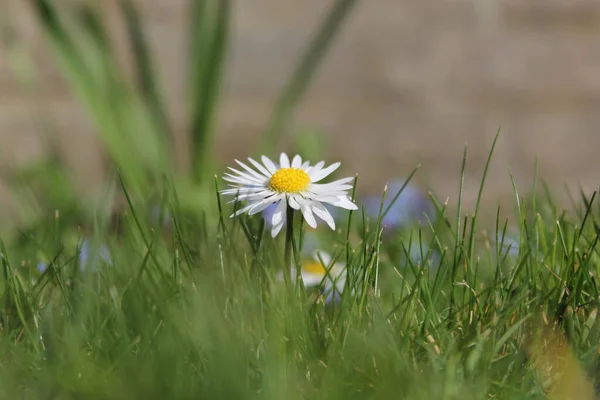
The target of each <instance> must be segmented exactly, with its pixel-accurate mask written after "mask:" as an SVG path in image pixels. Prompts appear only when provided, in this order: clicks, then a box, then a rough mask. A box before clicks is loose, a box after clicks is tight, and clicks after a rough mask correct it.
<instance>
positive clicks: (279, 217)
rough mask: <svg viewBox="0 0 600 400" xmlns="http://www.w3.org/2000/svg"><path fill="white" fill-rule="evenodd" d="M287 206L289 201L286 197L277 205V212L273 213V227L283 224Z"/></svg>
mask: <svg viewBox="0 0 600 400" xmlns="http://www.w3.org/2000/svg"><path fill="white" fill-rule="evenodd" d="M286 206H287V201H286V200H285V197H284V198H282V199H281V200H280V201H279V204H277V207H276V208H275V212H274V213H273V217H272V218H271V225H273V227H274V226H275V225H279V224H283V221H284V219H285V211H286Z"/></svg>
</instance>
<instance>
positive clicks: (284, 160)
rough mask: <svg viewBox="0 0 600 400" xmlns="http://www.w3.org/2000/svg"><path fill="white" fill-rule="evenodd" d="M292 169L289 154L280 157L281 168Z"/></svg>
mask: <svg viewBox="0 0 600 400" xmlns="http://www.w3.org/2000/svg"><path fill="white" fill-rule="evenodd" d="M289 167H290V159H289V158H288V156H287V154H285V153H281V155H280V156H279V168H289Z"/></svg>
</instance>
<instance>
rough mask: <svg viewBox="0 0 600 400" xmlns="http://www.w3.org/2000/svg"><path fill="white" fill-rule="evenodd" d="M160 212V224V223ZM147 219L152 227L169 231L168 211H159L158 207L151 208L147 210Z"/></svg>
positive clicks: (169, 211)
mask: <svg viewBox="0 0 600 400" xmlns="http://www.w3.org/2000/svg"><path fill="white" fill-rule="evenodd" d="M161 212H162V222H161V221H160V217H161ZM148 217H149V219H150V224H152V225H153V226H157V227H161V228H164V229H169V228H170V227H171V210H169V209H165V210H161V207H160V206H156V205H155V206H151V207H150V209H149V210H148Z"/></svg>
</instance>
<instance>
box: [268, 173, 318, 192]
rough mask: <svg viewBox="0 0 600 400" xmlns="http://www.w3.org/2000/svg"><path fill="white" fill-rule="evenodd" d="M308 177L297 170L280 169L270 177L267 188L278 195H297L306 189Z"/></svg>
mask: <svg viewBox="0 0 600 400" xmlns="http://www.w3.org/2000/svg"><path fill="white" fill-rule="evenodd" d="M309 183H310V176H308V174H307V173H306V172H304V170H302V169H298V168H281V169H280V170H278V171H277V172H275V173H274V174H273V176H271V179H270V180H269V187H270V188H271V189H272V190H274V191H276V192H280V193H298V192H301V191H303V190H304V189H306V187H307V186H308V184H309Z"/></svg>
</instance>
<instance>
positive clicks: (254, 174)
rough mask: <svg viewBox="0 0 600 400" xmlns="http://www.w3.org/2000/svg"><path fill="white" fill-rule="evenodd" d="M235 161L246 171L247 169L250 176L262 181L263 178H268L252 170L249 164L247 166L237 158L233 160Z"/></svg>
mask: <svg viewBox="0 0 600 400" xmlns="http://www.w3.org/2000/svg"><path fill="white" fill-rule="evenodd" d="M235 162H236V163H238V164H239V165H240V167H242V168H244V169H245V170H246V171H248V172H249V173H250V174H252V176H254V177H256V178H258V179H262V180H263V181H264V180H265V179H268V178H269V177H268V176H265V175H262V174H259V173H258V172H256V171H255V170H253V169H252V168H250V167H249V166H247V165H246V164H244V163H243V162H241V161H239V160H235Z"/></svg>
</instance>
